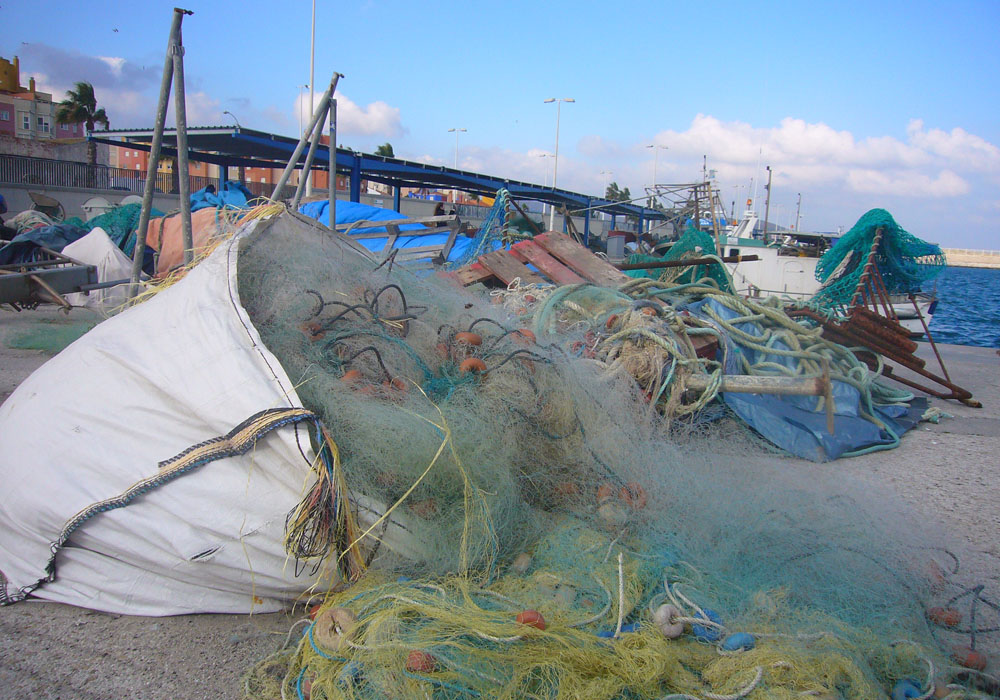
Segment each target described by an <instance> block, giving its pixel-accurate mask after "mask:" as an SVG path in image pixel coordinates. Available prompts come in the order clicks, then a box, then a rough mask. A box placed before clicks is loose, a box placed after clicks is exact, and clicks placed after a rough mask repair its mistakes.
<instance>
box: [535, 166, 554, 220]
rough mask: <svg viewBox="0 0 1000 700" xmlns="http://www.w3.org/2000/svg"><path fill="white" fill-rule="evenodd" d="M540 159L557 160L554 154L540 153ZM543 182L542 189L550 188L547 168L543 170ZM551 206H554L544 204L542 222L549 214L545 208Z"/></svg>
mask: <svg viewBox="0 0 1000 700" xmlns="http://www.w3.org/2000/svg"><path fill="white" fill-rule="evenodd" d="M538 157H539V158H555V156H554V155H553V154H551V153H539V154H538ZM542 181H543V183H544V184H543V185H542V187H548V186H549V171H548V169H547V168H542ZM550 206H552V205H551V204H546V203H545V202H542V220H543V221H544V219H545V215H546V214H547V213H548V212H547V211H546V210H545V207H550Z"/></svg>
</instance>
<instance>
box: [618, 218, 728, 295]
mask: <svg viewBox="0 0 1000 700" xmlns="http://www.w3.org/2000/svg"><path fill="white" fill-rule="evenodd" d="M717 254H718V253H717V251H716V247H715V239H714V238H712V236H711V234H709V233H706V232H705V231H701V230H699V229H696V228H694V227H693V226H688V228H687V229H686V230H685V231H684V234H683V235H681V237H680V238H678V239H677V242H676V243H674V244H673V245H672V246H670V248H668V249H667V252H666V253H664V254H663V255H662V256H657V255H644V254H641V253H634V254H632V255H630V256H629V259H628V262H629V264H630V265H634V264H636V263H644V262H660V261H667V260H684V259H688V258H702V257H706V256H715V255H717ZM625 274H627V275H628V276H629V277H635V278H646V279H655V280H658V281H660V282H667V283H671V284H688V283H691V282H696V281H697V280H700V279H703V278H707V279H710V280H712V281H713V282H714V284H715V286H717V287H719V289H721V290H723V291H726V292H729V291H732V280H729V279H728V276H727V274H726V270H725V267H723V266H722V264H721V263H720V264H718V265H716V264H709V265H690V266H687V267H666V268H662V269H659V270H657V269H650V270H630V271H628V272H626V273H625Z"/></svg>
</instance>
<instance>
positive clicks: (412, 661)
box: [406, 649, 437, 673]
mask: <svg viewBox="0 0 1000 700" xmlns="http://www.w3.org/2000/svg"><path fill="white" fill-rule="evenodd" d="M406 670H407V671H411V672H413V673H434V671H436V670H437V659H435V658H434V656H433V655H431V654H428V653H427V652H426V651H420V650H419V649H414V650H413V651H411V652H410V653H409V655H407V657H406Z"/></svg>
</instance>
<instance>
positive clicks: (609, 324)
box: [604, 314, 618, 331]
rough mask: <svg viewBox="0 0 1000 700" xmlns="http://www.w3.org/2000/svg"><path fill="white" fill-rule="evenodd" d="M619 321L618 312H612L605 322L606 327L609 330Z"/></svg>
mask: <svg viewBox="0 0 1000 700" xmlns="http://www.w3.org/2000/svg"><path fill="white" fill-rule="evenodd" d="M616 323H618V314H611V315H610V316H608V320H607V321H605V322H604V327H605V328H607V329H608V330H609V331H610V330H611V329H612V328H613V327H614V325H615V324H616Z"/></svg>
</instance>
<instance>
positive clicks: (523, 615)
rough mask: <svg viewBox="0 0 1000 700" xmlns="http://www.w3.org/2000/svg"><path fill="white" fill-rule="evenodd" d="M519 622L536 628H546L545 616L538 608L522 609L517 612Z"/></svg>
mask: <svg viewBox="0 0 1000 700" xmlns="http://www.w3.org/2000/svg"><path fill="white" fill-rule="evenodd" d="M517 624H519V625H527V626H528V627H534V628H535V629H540V630H543V629H545V618H544V617H542V614H541V613H540V612H538V611H537V610H522V611H521V612H519V613H518V614H517Z"/></svg>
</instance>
